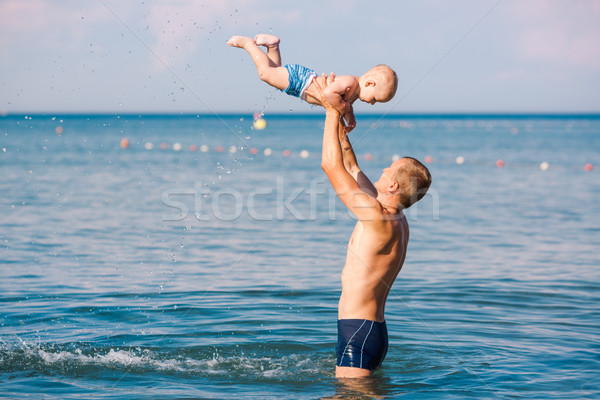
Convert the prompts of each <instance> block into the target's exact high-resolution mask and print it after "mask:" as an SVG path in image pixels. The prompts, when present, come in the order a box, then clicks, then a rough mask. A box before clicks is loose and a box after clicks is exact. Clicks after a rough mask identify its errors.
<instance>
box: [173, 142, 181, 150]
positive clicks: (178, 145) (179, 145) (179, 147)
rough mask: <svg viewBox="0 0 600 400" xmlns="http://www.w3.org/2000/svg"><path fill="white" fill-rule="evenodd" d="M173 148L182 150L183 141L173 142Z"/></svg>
mask: <svg viewBox="0 0 600 400" xmlns="http://www.w3.org/2000/svg"><path fill="white" fill-rule="evenodd" d="M173 150H175V151H179V150H181V143H173Z"/></svg>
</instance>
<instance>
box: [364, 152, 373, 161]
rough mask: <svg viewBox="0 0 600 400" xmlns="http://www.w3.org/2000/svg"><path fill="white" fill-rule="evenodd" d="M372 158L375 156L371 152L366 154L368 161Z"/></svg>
mask: <svg viewBox="0 0 600 400" xmlns="http://www.w3.org/2000/svg"><path fill="white" fill-rule="evenodd" d="M372 159H373V156H372V155H371V153H367V154H365V160H366V161H371V160H372Z"/></svg>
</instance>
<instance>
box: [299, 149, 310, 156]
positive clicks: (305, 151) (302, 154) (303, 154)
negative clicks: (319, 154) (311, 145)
mask: <svg viewBox="0 0 600 400" xmlns="http://www.w3.org/2000/svg"><path fill="white" fill-rule="evenodd" d="M308 156H310V153H309V152H308V150H302V151H301V152H300V158H308Z"/></svg>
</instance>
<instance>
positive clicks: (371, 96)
mask: <svg viewBox="0 0 600 400" xmlns="http://www.w3.org/2000/svg"><path fill="white" fill-rule="evenodd" d="M387 95H388V93H387V90H385V89H384V87H383V86H382V85H378V84H377V81H375V80H370V81H368V82H367V83H366V84H365V85H363V86H362V87H361V88H360V93H359V94H358V98H359V99H360V100H361V101H364V102H365V103H369V104H371V105H373V104H375V103H378V102H381V101H385V99H386V96H387Z"/></svg>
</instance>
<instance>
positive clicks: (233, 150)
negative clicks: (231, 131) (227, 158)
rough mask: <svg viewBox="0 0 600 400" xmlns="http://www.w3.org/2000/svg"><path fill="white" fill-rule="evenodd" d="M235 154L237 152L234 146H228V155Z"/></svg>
mask: <svg viewBox="0 0 600 400" xmlns="http://www.w3.org/2000/svg"><path fill="white" fill-rule="evenodd" d="M236 152H237V147H235V146H230V147H229V153H230V154H234V153H236Z"/></svg>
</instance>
